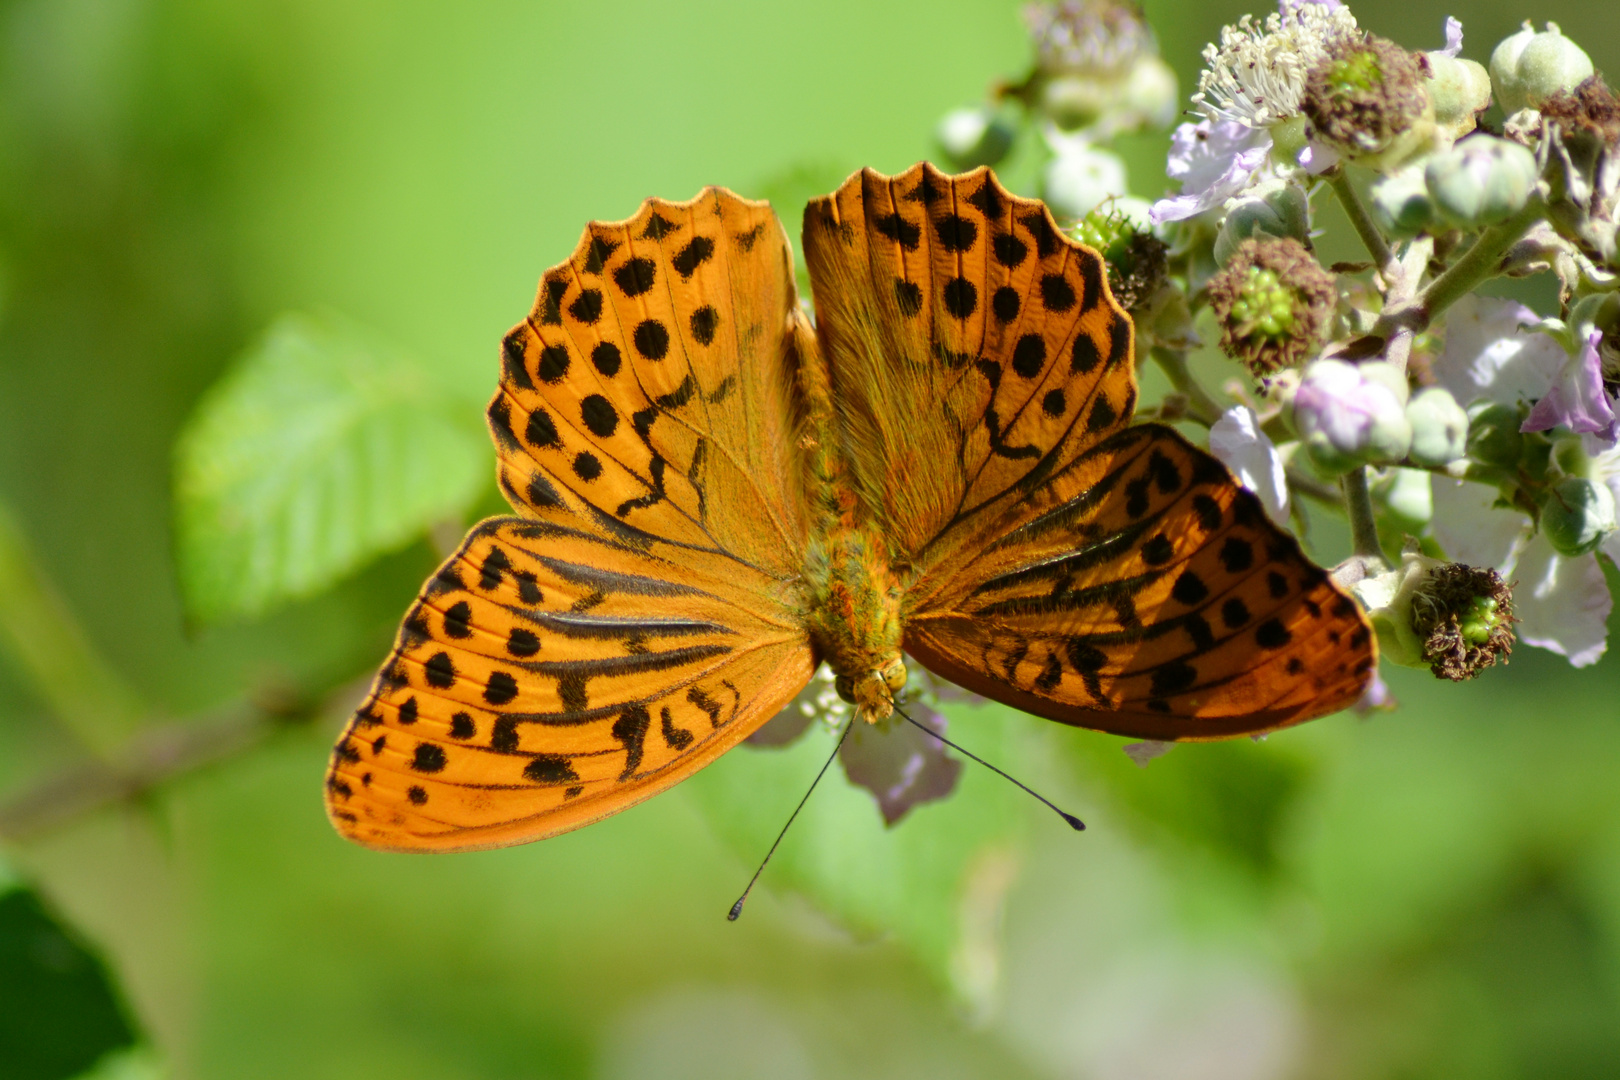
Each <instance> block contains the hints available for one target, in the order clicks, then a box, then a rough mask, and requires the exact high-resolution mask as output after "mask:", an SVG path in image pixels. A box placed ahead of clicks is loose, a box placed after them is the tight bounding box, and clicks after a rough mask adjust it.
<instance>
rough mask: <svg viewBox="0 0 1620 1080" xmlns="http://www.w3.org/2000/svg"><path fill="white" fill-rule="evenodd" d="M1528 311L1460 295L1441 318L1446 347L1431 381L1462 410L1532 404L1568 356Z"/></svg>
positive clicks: (1515, 304)
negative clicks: (1482, 404) (1475, 405)
mask: <svg viewBox="0 0 1620 1080" xmlns="http://www.w3.org/2000/svg"><path fill="white" fill-rule="evenodd" d="M1540 322H1541V319H1540V317H1539V316H1537V315H1536V313H1535V312H1533V311H1531V310H1530V309H1529V308H1527V307H1525V306H1524V305H1523V304H1520V303H1518V302H1516V301H1513V300H1500V299H1495V298H1492V297H1484V296H1472V295H1470V296H1465V297H1463V298H1462V299H1461V300H1458V301H1457V302H1456V303H1455V304H1454V305H1452V308H1451V311H1450V312H1449V313H1448V314H1447V316H1446V344H1445V349H1444V350H1443V351H1442V352H1441V353H1440V355H1439V357H1437V358H1436V359H1435V362H1434V376H1435V378H1436V379H1438V380H1439V382H1440V385H1441V386H1444V387H1445V388H1446V389H1447V390H1450V391H1451V394H1452V396H1453V397H1455V398H1456V399H1457V400H1458V401H1460V402H1462V403H1463V404H1464V405H1467V404H1469V403H1471V402H1474V401H1479V400H1481V399H1484V400H1488V401H1494V402H1498V403H1499V404H1503V405H1517V404H1519V402H1520V401H1526V402H1531V401H1536V400H1539V399H1540V398H1542V397H1545V396H1546V394H1547V391H1548V389H1549V388H1551V386H1552V385H1553V383H1554V382H1555V381H1556V380H1557V379H1558V377H1559V375H1560V373H1561V372H1562V371H1563V370H1564V366H1565V363H1566V362H1567V361H1568V359H1569V356H1568V354H1567V353H1565V352H1564V350H1563V348H1562V347H1561V346H1560V345H1559V344H1558V342H1556V341H1554V340H1553V339H1552V338H1550V337H1548V336H1547V335H1546V334H1540V333H1537V332H1536V331H1535V329H1534V327H1535V326H1536V325H1538V324H1539V323H1540Z"/></svg>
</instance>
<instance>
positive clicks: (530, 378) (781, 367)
mask: <svg viewBox="0 0 1620 1080" xmlns="http://www.w3.org/2000/svg"><path fill="white" fill-rule="evenodd" d="M796 302H797V301H796V296H795V292H794V287H793V278H792V263H791V258H790V256H789V254H788V250H787V242H786V237H785V235H784V234H783V232H782V228H781V225H780V224H778V222H777V220H776V218H775V216H774V215H773V214H772V213H771V210H770V207H769V205H768V204H766V203H760V202H750V201H748V200H745V199H740V198H738V197H737V196H736V195H733V194H732V193H731V192H729V191H725V190H724V189H721V188H708V189H706V190H705V191H704V192H703V193H702V194H700V195H699V196H698V197H697V198H695V199H693V200H691V201H690V202H686V203H671V202H666V201H664V200H661V199H649V200H648V201H647V202H646V203H644V204H643V205H642V208H641V211H640V212H639V213H638V214H636V216H635V217H632V218H630V219H628V220H627V221H622V222H594V223H592V224H591V225H590V226H588V227H587V228H586V230H585V234H584V236H583V237H582V238H581V240H580V243H579V247H578V248H577V249H576V251H575V253H574V255H573V257H572V258H571V259H570V260H569V261H568V262H566V263H564V264H562V265H561V266H558V267H555V268H553V269H552V270H549V271H547V273H546V274H545V277H544V278H543V280H542V281H541V284H540V292H539V296H538V298H537V299H536V301H535V305H534V309H533V311H532V312H531V313H530V315H529V318H528V319H526V320H525V321H524V322H523V323H520V324H519V325H518V326H517V327H516V328H514V329H513V330H512V332H511V333H509V334H508V335H507V337H506V339H505V341H504V344H503V351H504V367H503V372H502V378H501V386H500V391H499V392H498V393H497V395H496V397H495V400H494V401H493V402H492V403H491V405H490V413H489V415H490V426H491V429H492V430H493V432H494V434H495V438H496V442H497V449H498V451H499V455H500V477H501V484H502V488H503V490H505V492H506V493H507V496H508V498H509V499H511V500H512V502H513V505H515V506H526V507H528V508H530V509H536V510H539V509H544V508H546V507H548V506H552V505H566V506H569V507H570V508H573V509H576V510H577V511H578V512H579V514H580V515H581V516H582V517H583V518H586V519H589V520H590V521H591V522H592V524H593V526H594V527H595V528H598V529H602V530H606V531H608V532H609V533H611V534H614V535H618V536H621V537H624V538H636V537H637V536H638V535H643V536H648V537H653V538H655V539H656V540H657V541H662V542H667V543H670V544H674V545H679V546H680V547H681V548H682V549H683V550H686V551H688V552H691V553H693V557H701V554H700V553H703V552H710V553H712V552H717V551H719V552H725V553H726V554H727V555H729V556H730V557H732V558H735V559H741V560H745V561H747V562H748V563H750V564H751V565H754V566H759V567H763V568H767V569H769V570H770V571H771V572H773V573H775V574H777V575H778V576H779V577H784V578H786V577H791V576H792V575H794V574H796V573H797V572H798V571H799V569H800V566H799V563H800V553H801V551H802V549H803V542H804V541H803V530H804V526H803V521H802V514H801V512H800V506H801V505H802V501H803V500H802V495H801V493H800V492H799V490H798V489H797V487H796V486H795V484H793V483H792V482H791V481H793V480H794V479H795V478H796V477H797V469H796V466H795V465H794V464H793V455H794V454H795V450H794V447H793V430H792V423H791V404H790V401H791V395H792V392H793V375H792V370H791V368H790V366H789V365H788V364H787V363H785V362H784V357H785V350H786V330H787V326H788V322H789V316H790V314H791V313H792V311H793V310H794V309H795V307H796ZM638 542H647V541H644V540H643V541H638Z"/></svg>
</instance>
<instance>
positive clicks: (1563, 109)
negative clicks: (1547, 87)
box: [1541, 75, 1620, 145]
mask: <svg viewBox="0 0 1620 1080" xmlns="http://www.w3.org/2000/svg"><path fill="white" fill-rule="evenodd" d="M1541 115H1542V118H1543V119H1545V120H1547V121H1549V122H1550V123H1554V124H1557V125H1558V126H1559V128H1561V129H1562V130H1563V133H1564V138H1566V139H1568V138H1570V137H1572V136H1575V135H1577V134H1579V135H1585V136H1587V137H1588V138H1595V139H1597V140H1598V141H1600V142H1602V143H1604V144H1605V145H1613V144H1614V143H1616V142H1617V141H1620V98H1616V96H1615V93H1614V91H1613V90H1611V89H1609V84H1608V83H1606V82H1604V81H1603V76H1602V75H1592V76H1591V77H1590V78H1587V79H1585V80H1583V81H1582V82H1581V83H1580V85H1578V86H1576V87H1575V89H1574V90H1572V91H1569V92H1567V93H1558V94H1554V95H1553V96H1552V97H1550V98H1548V99H1547V100H1546V101H1544V102H1542V103H1541Z"/></svg>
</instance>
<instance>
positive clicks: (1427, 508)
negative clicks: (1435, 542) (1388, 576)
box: [1372, 468, 1434, 548]
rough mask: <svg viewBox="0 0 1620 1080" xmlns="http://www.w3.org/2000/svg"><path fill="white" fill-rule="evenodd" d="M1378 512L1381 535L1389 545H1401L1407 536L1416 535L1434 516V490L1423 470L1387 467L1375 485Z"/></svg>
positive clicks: (1375, 500) (1379, 532) (1374, 505)
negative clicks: (1403, 538)
mask: <svg viewBox="0 0 1620 1080" xmlns="http://www.w3.org/2000/svg"><path fill="white" fill-rule="evenodd" d="M1372 496H1373V507H1374V508H1375V510H1376V511H1377V514H1378V536H1379V539H1380V540H1382V541H1383V542H1384V544H1385V546H1386V547H1395V548H1398V547H1400V546H1401V539H1402V537H1405V536H1412V535H1416V534H1417V533H1420V532H1422V531H1423V527H1424V526H1425V525H1427V524H1428V523H1429V521H1430V520H1431V519H1432V518H1433V517H1434V490H1433V485H1431V484H1430V483H1429V474H1428V473H1426V472H1424V471H1423V470H1422V469H1401V468H1394V469H1387V470H1385V471H1384V474H1383V475H1382V476H1381V477H1379V478H1378V480H1377V481H1376V482H1375V483H1374V484H1373V486H1372Z"/></svg>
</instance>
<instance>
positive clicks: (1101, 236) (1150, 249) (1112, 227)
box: [1074, 197, 1168, 334]
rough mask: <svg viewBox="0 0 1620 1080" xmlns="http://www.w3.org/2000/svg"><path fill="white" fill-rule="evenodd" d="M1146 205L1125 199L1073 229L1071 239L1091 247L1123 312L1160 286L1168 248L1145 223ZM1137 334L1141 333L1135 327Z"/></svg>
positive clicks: (1107, 205) (1097, 211)
mask: <svg viewBox="0 0 1620 1080" xmlns="http://www.w3.org/2000/svg"><path fill="white" fill-rule="evenodd" d="M1146 209H1147V204H1146V203H1144V202H1143V201H1142V200H1140V199H1131V198H1129V197H1127V198H1122V199H1113V200H1110V201H1108V202H1106V203H1104V204H1103V205H1101V206H1099V207H1097V208H1096V209H1094V210H1092V211H1091V212H1090V213H1089V214H1087V215H1086V216H1085V217H1084V218H1082V219H1081V220H1080V222H1079V224H1077V225H1076V226H1075V228H1074V238H1075V239H1076V240H1078V241H1080V242H1081V243H1082V244H1085V245H1086V246H1087V247H1090V248H1095V249H1096V251H1097V253H1098V254H1100V255H1101V256H1102V257H1103V262H1104V263H1105V264H1107V266H1108V289H1109V291H1110V292H1111V293H1113V294H1114V299H1115V300H1118V301H1119V306H1120V307H1122V308H1124V309H1125V310H1126V311H1134V309H1135V308H1137V307H1138V305H1141V304H1144V303H1146V302H1147V301H1148V300H1150V299H1151V298H1152V297H1153V296H1154V294H1155V293H1157V292H1158V289H1159V286H1160V285H1162V284H1163V283H1164V279H1165V274H1166V271H1167V269H1168V259H1167V257H1166V253H1167V251H1168V247H1167V245H1166V244H1165V242H1164V241H1163V240H1160V239H1159V238H1158V237H1156V236H1154V235H1153V233H1152V232H1151V231H1150V228H1149V226H1148V224H1147V213H1146ZM1137 333H1138V334H1141V333H1142V327H1141V324H1140V323H1138V324H1137Z"/></svg>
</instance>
